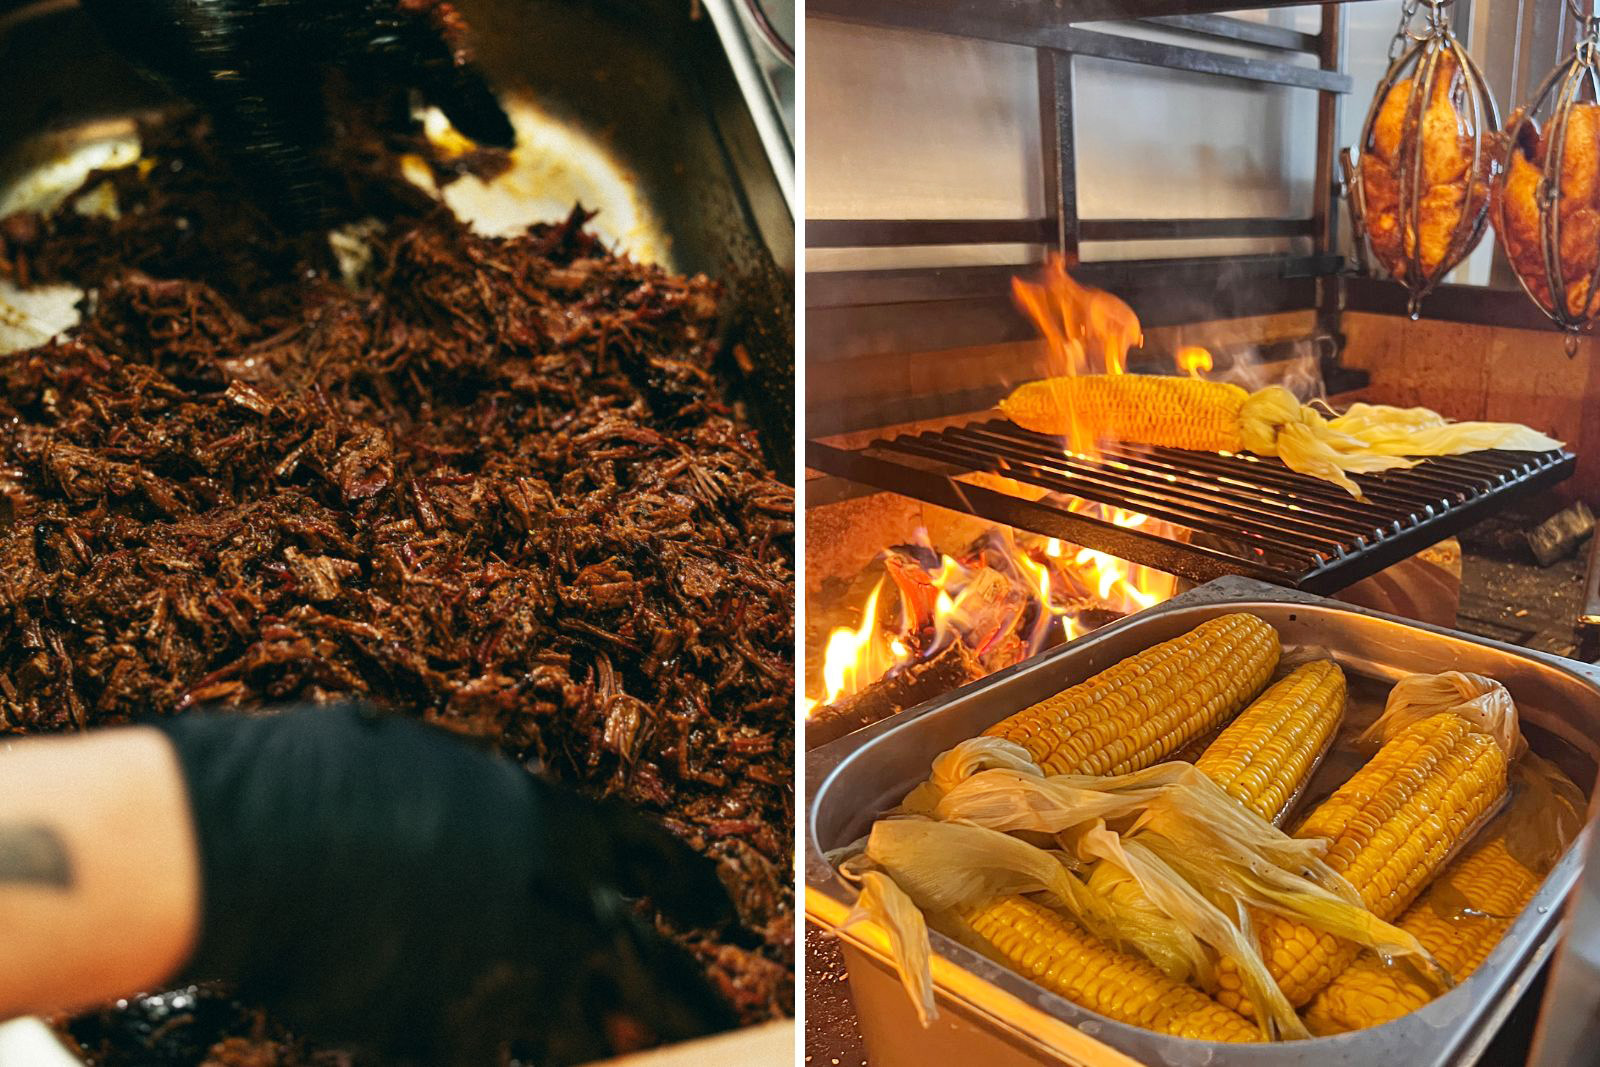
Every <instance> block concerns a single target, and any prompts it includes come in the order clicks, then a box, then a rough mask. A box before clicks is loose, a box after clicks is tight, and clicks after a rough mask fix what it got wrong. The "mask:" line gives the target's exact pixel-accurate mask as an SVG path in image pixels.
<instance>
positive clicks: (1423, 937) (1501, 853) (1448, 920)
mask: <svg viewBox="0 0 1600 1067" xmlns="http://www.w3.org/2000/svg"><path fill="white" fill-rule="evenodd" d="M1543 881H1544V877H1543V876H1542V875H1539V874H1536V873H1534V872H1533V871H1531V870H1529V869H1528V868H1527V867H1525V866H1524V865H1523V864H1522V863H1521V862H1520V861H1519V860H1517V858H1516V857H1515V856H1513V855H1512V854H1511V852H1510V851H1509V850H1508V849H1507V848H1506V841H1505V838H1504V837H1503V836H1499V835H1497V836H1495V837H1494V838H1491V839H1490V840H1489V841H1487V842H1485V843H1484V844H1482V845H1480V846H1478V847H1476V848H1474V849H1473V850H1472V851H1471V852H1469V853H1467V854H1466V855H1465V856H1463V857H1462V858H1461V859H1460V860H1458V861H1457V862H1456V863H1453V864H1451V866H1450V869H1449V870H1448V871H1446V872H1445V874H1444V875H1443V876H1442V877H1441V878H1440V879H1439V880H1438V881H1437V882H1435V883H1434V884H1433V885H1432V886H1431V887H1429V889H1428V891H1427V892H1426V893H1424V894H1423V895H1422V896H1421V898H1419V899H1418V900H1417V902H1416V903H1415V904H1413V905H1411V907H1410V908H1407V909H1406V913H1405V915H1404V916H1403V917H1402V918H1401V919H1400V922H1399V923H1398V924H1397V925H1398V926H1399V927H1400V928H1401V929H1402V930H1405V931H1406V932H1407V933H1411V934H1414V935H1416V938H1417V940H1418V941H1421V942H1422V946H1423V947H1424V948H1426V949H1427V950H1428V951H1429V952H1430V953H1431V954H1432V955H1433V958H1434V960H1435V961H1436V962H1437V963H1438V964H1439V965H1440V966H1441V967H1443V968H1444V969H1445V970H1447V971H1449V972H1450V975H1451V977H1453V978H1454V979H1455V980H1456V981H1458V982H1459V981H1462V980H1464V979H1465V978H1466V977H1467V976H1468V975H1470V974H1472V972H1473V971H1475V970H1477V969H1478V965H1479V964H1480V963H1482V962H1483V961H1484V958H1485V957H1487V956H1488V955H1489V952H1490V950H1491V949H1493V948H1494V946H1495V945H1497V944H1499V943H1500V938H1501V936H1502V935H1504V934H1505V932H1506V929H1507V928H1508V927H1509V926H1510V925H1511V922H1512V920H1513V919H1515V918H1516V917H1517V915H1518V914H1519V913H1520V912H1521V911H1522V909H1523V907H1524V906H1525V905H1526V904H1527V903H1528V901H1529V899H1531V898H1532V897H1533V894H1534V893H1535V892H1537V891H1538V888H1539V885H1540V883H1542V882H1543ZM1465 908H1470V909H1472V912H1474V914H1463V913H1462V912H1463V909H1465ZM1477 913H1481V914H1477ZM1436 992H1437V990H1434V989H1432V988H1430V987H1429V986H1426V985H1424V984H1423V983H1421V982H1419V981H1418V980H1417V977H1416V975H1415V974H1412V973H1410V972H1409V971H1407V970H1406V969H1405V968H1402V967H1395V966H1387V965H1385V964H1384V962H1383V961H1382V960H1381V959H1379V958H1378V957H1377V956H1374V955H1372V954H1371V953H1367V954H1365V955H1363V956H1362V957H1361V958H1360V959H1358V960H1356V962H1355V963H1352V964H1351V965H1350V966H1349V967H1347V968H1345V970H1344V971H1343V973H1341V974H1340V975H1339V976H1338V977H1337V978H1335V979H1334V980H1333V982H1332V984H1331V985H1329V986H1328V988H1326V989H1324V990H1323V991H1322V992H1320V993H1318V994H1317V996H1316V999H1315V1000H1313V1001H1312V1002H1311V1005H1310V1007H1308V1008H1307V1009H1306V1024H1307V1025H1308V1026H1310V1027H1311V1030H1312V1032H1313V1033H1317V1034H1337V1033H1343V1032H1344V1031H1346V1030H1360V1029H1364V1028H1366V1027H1368V1026H1379V1025H1381V1024H1383V1023H1386V1022H1389V1021H1390V1020H1391V1019H1398V1018H1400V1016H1402V1015H1406V1014H1409V1013H1410V1012H1413V1011H1415V1010H1417V1009H1418V1008H1420V1007H1422V1006H1423V1005H1424V1004H1426V1003H1428V1001H1430V1000H1432V999H1433V998H1434V996H1435V994H1436Z"/></svg>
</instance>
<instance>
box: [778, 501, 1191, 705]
mask: <svg viewBox="0 0 1600 1067" xmlns="http://www.w3.org/2000/svg"><path fill="white" fill-rule="evenodd" d="M1075 503H1076V502H1075ZM1075 510H1079V511H1084V512H1090V513H1093V514H1095V515H1096V516H1097V517H1099V518H1103V519H1105V520H1107V521H1109V522H1111V523H1114V524H1115V525H1117V526H1122V527H1126V528H1137V527H1143V526H1150V525H1153V524H1154V523H1155V520H1153V519H1151V518H1149V517H1148V516H1145V515H1140V514H1138V513H1137V512H1132V511H1125V510H1122V509H1120V508H1108V507H1103V506H1101V505H1098V504H1077V505H1076V507H1075ZM1021 538H1025V540H1022V539H1019V538H1017V537H1012V536H996V537H991V538H988V539H986V540H985V541H984V542H982V543H983V544H985V545H986V546H988V547H987V548H986V549H985V553H988V552H990V551H998V552H999V553H1000V555H999V556H998V557H997V558H993V559H992V560H991V561H990V562H992V563H993V564H995V565H990V562H985V560H984V559H983V558H979V557H980V556H981V555H983V554H985V553H976V554H974V556H973V557H972V558H968V559H965V560H957V559H955V558H953V557H951V556H950V555H948V554H942V555H941V556H940V558H939V569H938V570H937V571H929V572H928V575H927V577H928V579H929V580H931V582H932V584H933V587H934V589H935V590H936V591H937V592H936V595H935V596H934V598H933V602H932V620H931V623H932V633H931V636H930V635H929V633H928V631H927V630H921V631H919V632H917V633H914V632H913V631H914V630H916V627H917V625H918V623H917V620H914V619H910V618H902V620H901V624H900V631H899V632H898V633H896V634H893V635H890V634H887V633H885V631H884V630H883V629H882V623H881V622H880V619H881V618H882V617H883V615H884V609H883V608H882V606H881V604H880V600H881V597H882V594H883V589H884V583H883V581H882V580H879V582H878V583H877V585H875V586H874V587H873V589H872V592H871V593H870V594H869V595H868V597H867V600H866V602H865V604H864V605H863V607H862V611H861V623H860V625H859V626H858V627H856V628H854V629H851V628H850V627H839V628H837V629H835V630H834V631H833V635H832V636H831V637H830V638H829V640H828V645H827V650H826V654H825V656H824V663H823V686H822V689H823V691H824V692H825V694H826V696H825V698H823V699H822V700H808V701H807V705H806V715H807V716H810V714H811V711H812V709H813V708H814V707H815V706H817V705H818V704H819V703H823V702H826V703H832V702H834V701H835V700H838V699H839V698H840V697H842V696H847V695H849V694H851V693H855V692H859V691H860V690H861V689H862V688H864V687H866V686H867V685H869V684H871V683H872V682H873V681H876V680H877V679H878V678H880V677H882V676H883V675H884V674H885V673H887V672H888V671H890V670H893V669H895V668H897V667H901V666H905V665H907V664H909V663H911V662H912V661H913V660H914V659H916V658H917V657H918V656H921V657H924V658H926V657H931V656H932V655H934V654H936V653H937V652H939V651H941V650H942V649H944V648H945V647H946V646H948V645H949V644H950V643H952V642H954V641H963V642H965V643H966V644H967V645H968V646H969V647H971V648H972V649H973V650H974V651H975V652H977V653H979V656H980V659H982V661H983V662H984V664H985V666H987V667H988V668H989V669H991V670H998V669H999V668H1000V667H1002V666H1009V664H1010V663H1014V662H1017V661H1019V660H1021V659H1023V658H1025V657H1027V656H1029V655H1032V654H1033V653H1035V652H1038V651H1039V650H1041V649H1042V648H1045V647H1047V646H1048V645H1051V644H1056V643H1059V641H1061V640H1066V641H1071V640H1074V639H1075V638H1077V637H1080V636H1082V635H1083V634H1084V633H1087V632H1088V630H1089V629H1090V628H1091V627H1089V626H1087V625H1085V624H1084V622H1083V621H1082V620H1081V618H1080V616H1081V615H1082V613H1083V612H1086V611H1091V610H1093V611H1098V612H1100V613H1106V612H1110V613H1113V614H1131V613H1133V612H1135V611H1142V610H1143V609H1145V608H1148V607H1151V606H1152V605H1155V604H1157V603H1160V602H1161V601H1163V600H1165V599H1167V598H1168V597H1170V596H1172V595H1173V593H1174V592H1175V591H1176V588H1175V585H1176V582H1175V579H1174V578H1173V577H1172V576H1171V575H1169V574H1166V573H1163V572H1161V571H1157V570H1152V569H1150V568H1148V567H1142V566H1139V565H1137V564H1131V563H1127V562H1125V561H1123V560H1121V559H1118V558H1117V557H1115V556H1112V555H1108V554H1106V553H1104V552H1097V551H1095V550H1093V549H1087V548H1080V547H1078V546H1075V545H1067V544H1064V543H1063V542H1061V541H1059V540H1057V539H1055V538H1034V537H1032V536H1031V535H1021ZM1007 564H1010V565H1011V566H1010V567H1009V568H1008V567H1007ZM1008 571H1010V574H1009V575H1008V574H1007V572H1008ZM1029 605H1031V606H1032V607H1033V609H1034V610H1033V612H1032V613H1031V615H1030V614H1029V613H1028V612H1027V611H1026V610H1025V609H1026V608H1027V606H1029ZM902 614H903V615H904V614H905V612H902ZM1029 618H1031V619H1032V620H1033V621H1032V622H1031V623H1029V624H1028V626H1027V629H1028V632H1026V633H1023V632H1021V627H1022V625H1023V623H1025V622H1026V621H1027V619H1029ZM1058 620H1059V629H1057V625H1058ZM1057 634H1059V635H1060V636H1059V637H1056V636H1055V635H1057Z"/></svg>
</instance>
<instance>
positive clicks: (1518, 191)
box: [1492, 0, 1600, 354]
mask: <svg viewBox="0 0 1600 1067" xmlns="http://www.w3.org/2000/svg"><path fill="white" fill-rule="evenodd" d="M1567 8H1568V10H1569V11H1570V12H1571V13H1572V15H1573V17H1574V18H1576V19H1577V20H1578V24H1579V33H1578V43H1577V47H1576V48H1574V49H1573V53H1572V55H1571V57H1570V58H1568V59H1567V61H1566V62H1565V63H1562V64H1561V65H1560V66H1558V67H1556V69H1555V70H1553V71H1551V72H1550V76H1549V77H1548V78H1546V79H1545V80H1544V83H1543V84H1542V85H1540V86H1539V89H1538V91H1537V92H1535V93H1534V95H1533V99H1532V100H1531V101H1529V103H1528V104H1527V106H1526V107H1522V108H1519V109H1518V110H1517V111H1516V112H1514V113H1513V114H1512V116H1511V122H1510V125H1509V126H1508V127H1507V129H1506V133H1505V158H1504V162H1503V163H1502V165H1501V167H1500V173H1499V174H1498V175H1497V176H1496V178H1495V182H1494V208H1493V211H1492V215H1493V219H1494V228H1495V233H1496V235H1497V236H1498V237H1499V240H1500V247H1501V249H1503V250H1504V252H1505V254H1506V259H1507V260H1509V261H1510V263H1511V269H1512V271H1513V272H1514V273H1515V274H1516V276H1517V281H1519V282H1521V283H1522V288H1523V290H1524V291H1525V292H1526V293H1527V294H1528V296H1529V297H1530V298H1531V299H1532V300H1533V302H1534V303H1535V304H1538V305H1539V307H1540V309H1541V310H1543V311H1544V313H1545V314H1546V315H1548V316H1550V318H1551V320H1552V321H1554V322H1555V323H1556V325H1558V326H1560V327H1561V328H1562V329H1563V330H1566V331H1567V334H1568V346H1567V351H1568V353H1569V354H1570V353H1572V352H1575V351H1576V344H1577V335H1578V333H1579V332H1580V331H1582V330H1584V329H1586V328H1588V327H1589V325H1590V324H1592V323H1593V322H1594V320H1595V318H1596V317H1597V316H1600V18H1597V17H1596V16H1595V15H1594V14H1592V13H1586V12H1585V11H1584V10H1583V9H1581V8H1580V7H1578V6H1577V5H1576V4H1575V3H1573V2H1572V0H1568V4H1567ZM1541 125H1542V127H1543V128H1542V131H1541Z"/></svg>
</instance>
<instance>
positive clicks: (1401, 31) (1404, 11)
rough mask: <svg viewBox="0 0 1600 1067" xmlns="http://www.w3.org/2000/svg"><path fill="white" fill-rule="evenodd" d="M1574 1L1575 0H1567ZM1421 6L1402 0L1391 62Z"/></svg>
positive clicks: (1418, 2) (1414, 0)
mask: <svg viewBox="0 0 1600 1067" xmlns="http://www.w3.org/2000/svg"><path fill="white" fill-rule="evenodd" d="M1568 2H1569V3H1576V2H1577V0H1568ZM1421 6H1422V0H1402V3H1401V5H1400V25H1399V26H1397V27H1395V31H1394V40H1392V41H1390V42H1389V62H1391V63H1393V62H1394V61H1395V60H1397V59H1399V58H1400V53H1401V52H1404V51H1405V49H1406V41H1408V40H1410V38H1411V20H1412V19H1414V18H1416V17H1417V8H1419V7H1421Z"/></svg>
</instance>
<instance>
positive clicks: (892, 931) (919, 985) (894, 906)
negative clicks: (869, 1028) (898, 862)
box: [844, 870, 939, 1026]
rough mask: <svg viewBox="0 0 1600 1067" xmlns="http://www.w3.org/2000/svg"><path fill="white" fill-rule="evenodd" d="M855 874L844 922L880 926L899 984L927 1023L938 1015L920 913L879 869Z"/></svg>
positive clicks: (926, 939)
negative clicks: (855, 884) (853, 892)
mask: <svg viewBox="0 0 1600 1067" xmlns="http://www.w3.org/2000/svg"><path fill="white" fill-rule="evenodd" d="M858 877H859V881H860V885H861V892H860V895H858V896H857V897H856V905H855V907H854V908H852V909H851V910H850V914H849V916H847V917H846V919H845V921H844V925H845V926H846V927H848V926H850V925H852V924H853V923H857V922H860V921H861V920H863V919H870V920H872V921H873V922H876V923H877V924H878V925H879V926H881V927H883V929H884V931H885V932H886V933H887V934H888V935H889V948H890V951H891V952H892V953H893V955H894V959H895V964H896V967H895V970H896V971H898V972H899V975H900V984H901V985H903V986H904V987H905V990H906V993H907V994H908V995H909V996H910V997H911V1003H912V1006H913V1007H915V1008H916V1010H917V1019H918V1021H920V1022H921V1023H922V1025H923V1026H927V1025H928V1024H929V1023H930V1022H932V1021H933V1020H934V1019H937V1018H938V1017H939V1009H938V1008H937V1007H935V1006H934V1001H933V966H932V962H931V950H930V947H929V944H928V926H927V923H926V922H925V921H924V920H923V917H922V912H921V911H920V910H919V909H918V908H917V906H916V904H914V903H912V901H911V898H910V897H909V896H907V895H906V894H905V893H904V892H902V891H901V889H900V887H899V886H897V885H895V883H894V880H893V879H892V878H890V877H889V876H888V875H886V874H884V873H883V872H881V871H870V870H869V871H863V872H861V874H860V875H859V876H858Z"/></svg>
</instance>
